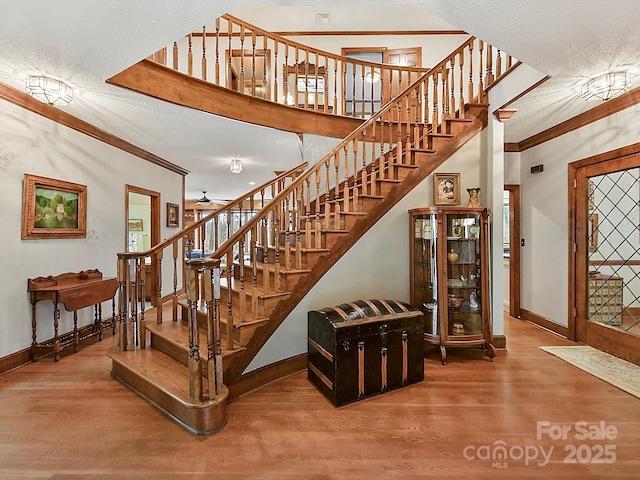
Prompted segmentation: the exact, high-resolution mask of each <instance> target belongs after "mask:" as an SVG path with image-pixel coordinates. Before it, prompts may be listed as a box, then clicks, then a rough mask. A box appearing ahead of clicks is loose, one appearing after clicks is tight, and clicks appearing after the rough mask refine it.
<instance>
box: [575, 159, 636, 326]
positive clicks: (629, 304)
mask: <svg viewBox="0 0 640 480" xmlns="http://www.w3.org/2000/svg"><path fill="white" fill-rule="evenodd" d="M639 200H640V169H638V168H632V169H629V170H623V171H619V172H612V173H607V174H604V175H599V176H594V177H590V178H589V179H588V209H589V215H588V225H587V229H586V232H587V233H586V234H587V246H588V248H587V250H588V268H589V278H588V286H587V306H588V308H587V319H588V320H589V321H590V322H597V323H599V324H601V325H608V326H610V327H613V328H615V329H618V330H620V331H624V332H628V333H630V334H633V335H640V228H639V225H640V202H639Z"/></svg>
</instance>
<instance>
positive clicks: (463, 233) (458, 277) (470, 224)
mask: <svg viewBox="0 0 640 480" xmlns="http://www.w3.org/2000/svg"><path fill="white" fill-rule="evenodd" d="M446 222H447V272H448V275H447V308H448V310H447V312H448V319H449V322H448V328H449V330H448V335H449V336H463V335H481V334H482V313H481V312H482V308H481V304H482V293H483V292H482V288H481V282H480V273H481V266H482V265H481V248H480V246H481V245H480V242H481V238H480V235H481V231H482V228H481V225H482V216H481V215H480V214H479V213H468V214H467V213H456V214H448V215H447V217H446Z"/></svg>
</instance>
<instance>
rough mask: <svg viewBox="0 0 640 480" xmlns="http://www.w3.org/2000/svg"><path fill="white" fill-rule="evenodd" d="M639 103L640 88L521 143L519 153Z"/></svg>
mask: <svg viewBox="0 0 640 480" xmlns="http://www.w3.org/2000/svg"><path fill="white" fill-rule="evenodd" d="M638 103H640V87H638V88H635V89H633V90H631V91H630V92H627V93H625V94H624V95H620V96H619V97H617V98H613V99H611V100H608V101H606V102H604V103H602V104H601V105H598V106H597V107H594V108H592V109H591V110H587V111H586V112H584V113H581V114H579V115H576V116H575V117H573V118H570V119H569V120H566V121H564V122H562V123H559V124H558V125H555V126H553V127H551V128H548V129H547V130H544V131H543V132H540V133H538V134H536V135H533V136H531V137H529V138H527V139H525V140H523V141H521V142H519V143H518V144H517V145H518V150H517V151H519V152H523V151H525V150H527V149H529V148H533V147H535V146H538V145H540V144H542V143H545V142H548V141H549V140H553V139H555V138H558V137H560V136H562V135H564V134H565V133H569V132H572V131H574V130H577V129H579V128H582V127H584V126H586V125H589V124H591V123H594V122H597V121H598V120H602V119H603V118H607V117H609V116H611V115H613V114H615V113H618V112H621V111H622V110H626V109H627V108H629V107H633V106H634V105H637V104H638Z"/></svg>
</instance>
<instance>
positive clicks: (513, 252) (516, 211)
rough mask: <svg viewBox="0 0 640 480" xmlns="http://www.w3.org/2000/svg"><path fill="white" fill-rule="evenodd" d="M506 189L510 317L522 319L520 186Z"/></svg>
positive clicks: (509, 186)
mask: <svg viewBox="0 0 640 480" xmlns="http://www.w3.org/2000/svg"><path fill="white" fill-rule="evenodd" d="M504 189H505V190H507V191H508V192H509V315H510V316H512V317H515V318H520V185H515V184H507V185H505V186H504Z"/></svg>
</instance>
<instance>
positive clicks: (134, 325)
mask: <svg viewBox="0 0 640 480" xmlns="http://www.w3.org/2000/svg"><path fill="white" fill-rule="evenodd" d="M306 166H307V163H306V162H304V163H302V164H300V165H298V166H296V167H294V168H292V169H290V170H288V171H286V172H282V173H280V174H279V175H277V176H276V177H275V178H274V179H272V180H271V181H269V182H267V183H265V184H264V185H261V186H259V187H256V188H254V189H253V190H251V191H250V192H248V193H246V194H245V195H242V196H241V197H239V198H237V199H235V200H233V201H231V202H229V203H228V204H226V205H224V206H222V207H220V209H218V210H216V211H214V212H212V213H211V214H209V215H207V216H206V217H203V218H202V219H200V220H199V221H197V222H195V223H194V224H192V225H190V226H188V227H186V228H185V229H183V230H182V231H181V232H179V233H177V234H175V235H173V236H172V237H170V238H168V239H167V240H165V241H163V242H161V243H159V244H158V245H156V246H154V247H153V248H152V249H150V250H147V251H145V252H121V253H118V281H119V289H118V291H119V295H118V326H117V333H116V334H117V348H118V350H120V351H127V350H135V349H138V348H144V347H145V346H146V333H145V330H146V329H145V324H146V315H147V309H146V308H145V307H146V303H145V293H144V292H145V284H146V283H147V281H148V279H147V278H146V275H145V268H144V266H145V263H146V262H149V263H151V265H152V266H154V265H155V278H156V279H157V280H156V281H157V288H154V289H153V294H152V297H151V305H154V306H156V307H157V308H156V310H155V317H156V322H157V323H158V324H161V323H162V320H163V308H162V305H163V304H164V303H166V302H170V303H171V307H172V308H171V310H172V319H173V320H177V312H178V297H179V294H180V292H181V291H182V290H183V288H179V286H180V285H184V284H185V282H184V281H183V279H184V278H185V276H186V273H185V264H184V259H185V257H191V256H192V255H191V252H192V250H193V245H194V236H196V235H195V234H196V233H198V234H199V235H198V236H199V238H200V239H201V241H202V242H203V243H202V244H203V245H204V240H205V238H206V232H207V231H212V232H218V231H219V225H221V224H224V225H225V228H226V230H227V231H226V235H227V237H229V236H232V235H233V234H234V232H235V230H234V227H233V222H230V221H229V216H230V215H231V214H232V213H233V212H242V211H243V210H245V211H249V212H256V211H259V209H261V208H264V207H265V206H266V205H267V204H268V203H269V202H270V201H271V199H272V198H273V197H274V196H276V195H277V194H278V193H279V192H281V191H282V190H285V189H286V188H287V186H288V185H289V183H291V181H292V180H293V179H294V178H295V177H296V176H297V175H299V174H300V173H301V172H302V171H303V170H304V168H306ZM223 220H224V221H223ZM242 226H243V225H242V224H240V225H238V226H237V228H241V227H242ZM218 238H219V236H218V235H216V243H215V246H216V247H217V246H218V244H217V239H218ZM185 252H186V255H185ZM205 253H206V252H205ZM165 255H167V256H169V257H170V258H171V261H172V268H171V271H170V272H169V274H170V275H168V276H170V277H171V278H172V289H171V293H169V294H168V295H165V296H163V281H162V280H163V277H164V276H163V264H162V261H163V259H164V257H165ZM218 266H219V265H218ZM165 294H166V292H165Z"/></svg>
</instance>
